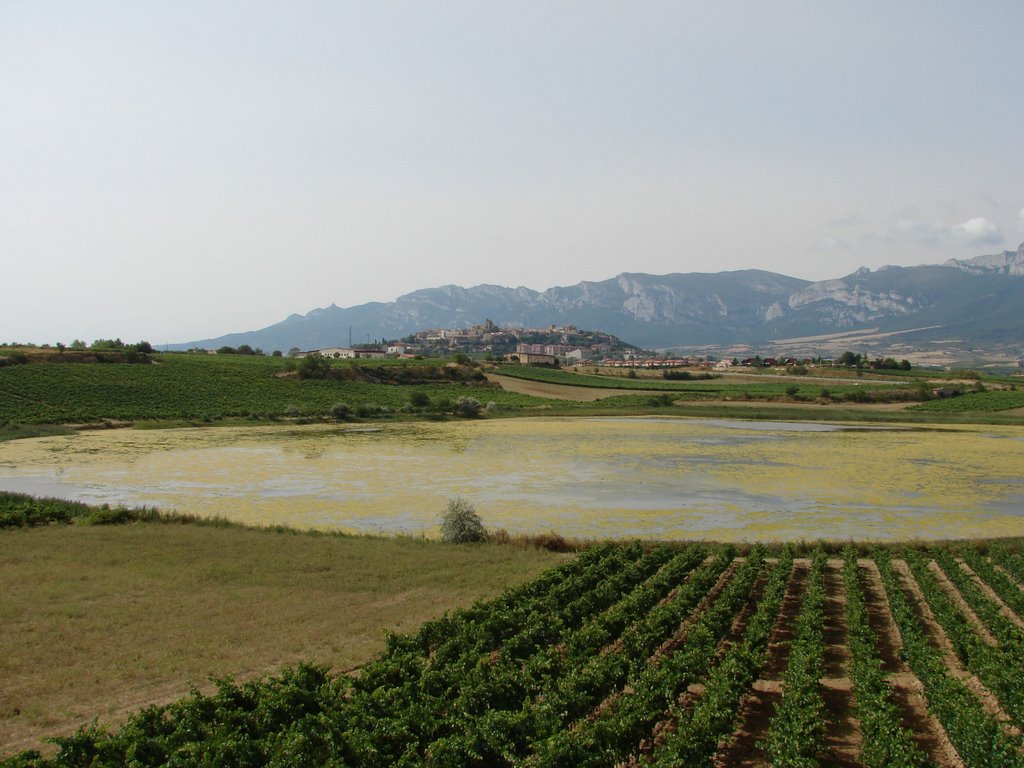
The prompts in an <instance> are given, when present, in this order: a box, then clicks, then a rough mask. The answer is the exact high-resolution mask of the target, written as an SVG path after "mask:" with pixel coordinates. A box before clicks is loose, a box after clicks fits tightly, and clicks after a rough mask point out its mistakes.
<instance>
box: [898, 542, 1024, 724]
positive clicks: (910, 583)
mask: <svg viewBox="0 0 1024 768" xmlns="http://www.w3.org/2000/svg"><path fill="white" fill-rule="evenodd" d="M892 565H893V570H895V571H896V573H897V574H898V575H899V577H900V581H901V583H902V586H903V589H904V591H905V592H906V593H907V594H908V595H909V596H910V599H911V602H912V604H913V605H914V606H915V608H916V609H917V612H918V617H919V618H920V619H921V623H922V625H923V626H924V630H925V632H926V634H927V635H928V639H929V641H930V642H931V643H932V644H933V645H934V646H935V647H936V648H938V649H939V650H940V651H942V655H943V657H944V659H945V661H946V666H947V667H948V668H949V671H950V672H951V673H952V674H953V675H955V676H956V677H958V678H960V680H961V681H962V682H963V684H964V685H965V686H967V688H968V689H969V690H970V691H971V692H972V693H973V694H974V695H975V696H977V697H978V699H979V700H980V701H981V703H982V706H984V708H985V711H986V712H988V713H989V714H991V715H993V716H995V717H996V718H998V719H999V720H1001V721H1002V722H1004V723H1006V724H1007V726H1008V727H1009V728H1012V726H1010V725H1009V723H1010V716H1009V715H1007V714H1006V712H1005V711H1004V710H1003V708H1002V706H1000V704H999V701H998V700H997V699H996V697H995V696H994V695H993V694H992V692H991V691H989V689H988V688H986V687H985V686H984V684H983V683H982V682H981V680H979V679H978V678H977V677H976V676H975V675H973V674H972V673H971V672H970V671H968V670H967V669H965V668H964V666H963V665H962V664H961V663H960V659H959V658H957V655H956V650H954V648H953V644H952V643H951V642H950V641H949V638H948V637H947V636H946V632H945V630H943V629H942V626H941V625H940V624H939V622H938V620H937V619H936V618H935V614H933V613H932V609H931V607H930V606H929V605H928V602H927V601H926V600H925V596H924V593H923V592H922V591H921V586H920V585H919V584H918V583H917V579H915V578H914V575H913V574H912V573H911V572H910V567H909V566H908V565H907V564H906V562H904V561H903V560H893V561H892ZM1014 730H1015V729H1014Z"/></svg>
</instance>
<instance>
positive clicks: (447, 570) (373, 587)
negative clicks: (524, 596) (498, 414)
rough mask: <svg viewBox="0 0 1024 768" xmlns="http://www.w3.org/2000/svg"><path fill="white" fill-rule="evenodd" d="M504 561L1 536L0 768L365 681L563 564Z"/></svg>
mask: <svg viewBox="0 0 1024 768" xmlns="http://www.w3.org/2000/svg"><path fill="white" fill-rule="evenodd" d="M564 557H565V556H564V555H557V554H554V553H550V552H546V551H538V550H524V549H517V548H513V547H510V546H497V545H488V546H486V547H479V546H461V547H460V546H455V545H445V544H440V543H437V542H428V541H423V540H418V539H401V538H398V539H394V538H371V537H343V536H334V535H315V534H306V533H303V534H294V533H279V532H272V531H260V530H253V529H245V528H240V527H220V528H218V527H209V526H202V527H200V526H193V525H170V524H160V523H134V524H129V525H119V526H79V525H73V526H47V527H40V528H23V529H15V530H0V584H3V585H4V588H3V590H2V593H0V626H2V628H3V629H2V631H0V680H2V681H3V682H2V684H0V755H10V754H12V753H14V752H17V751H20V750H23V749H28V748H31V747H37V746H38V744H39V739H40V738H42V737H44V736H49V735H54V734H59V733H64V732H69V731H71V730H74V729H75V728H77V727H78V726H79V725H80V724H82V723H85V722H88V721H91V720H92V719H93V718H99V720H100V722H103V723H113V722H118V721H120V720H121V719H123V717H124V716H125V714H126V713H127V711H128V710H132V709H138V708H140V707H142V706H146V705H149V704H153V703H158V702H167V701H170V700H173V699H176V698H179V697H181V696H184V695H185V694H187V693H188V690H189V685H190V681H191V682H192V683H195V684H197V685H199V687H200V688H202V689H203V690H210V689H211V688H212V686H211V685H210V683H209V682H208V677H209V676H210V675H215V676H217V677H220V676H223V675H229V674H230V675H234V676H235V677H236V678H237V679H239V680H246V679H249V678H252V677H254V676H258V675H263V674H266V673H268V672H271V671H274V670H277V669H278V668H279V667H280V666H281V665H282V664H286V663H295V662H297V661H301V660H309V661H315V662H318V663H321V664H326V665H328V666H329V667H331V668H332V669H334V670H339V671H340V670H348V669H351V668H353V667H357V666H360V665H362V664H364V663H365V662H366V661H368V660H369V659H370V658H372V657H374V656H375V655H377V654H378V653H380V651H381V650H382V649H383V647H384V632H385V630H388V631H397V632H409V631H412V630H414V629H415V628H416V627H418V626H419V625H420V623H421V622H423V621H424V620H426V619H429V618H432V617H436V616H437V615H439V614H441V613H442V612H444V611H446V610H451V609H453V608H456V607H458V606H466V605H469V604H470V603H472V602H473V601H475V600H478V599H481V598H488V597H492V596H494V595H495V594H497V593H498V592H500V591H501V590H503V589H504V588H506V587H507V586H509V585H512V584H516V583H518V582H521V581H524V580H528V579H530V578H533V577H534V576H536V575H537V574H538V573H540V571H542V570H543V569H545V568H547V567H549V566H551V565H554V564H556V563H558V562H560V561H561V560H562V559H564Z"/></svg>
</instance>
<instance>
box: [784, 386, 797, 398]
mask: <svg viewBox="0 0 1024 768" xmlns="http://www.w3.org/2000/svg"><path fill="white" fill-rule="evenodd" d="M799 391H800V387H798V386H797V385H796V384H790V385H789V386H788V387H786V394H787V395H789V396H790V397H793V396H794V395H796V393H797V392H799Z"/></svg>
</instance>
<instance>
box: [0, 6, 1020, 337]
mask: <svg viewBox="0 0 1024 768" xmlns="http://www.w3.org/2000/svg"><path fill="white" fill-rule="evenodd" d="M1022 30H1024V3H1022V2H1021V0H1005V1H999V0H991V1H986V0H978V1H977V2H966V0H964V1H963V2H949V1H946V0H926V1H921V2H917V1H916V0H895V1H893V0H887V1H886V2H871V1H870V0H868V1H864V0H861V1H860V2H852V0H851V1H849V2H839V0H834V1H832V0H807V1H806V2H805V1H802V0H800V1H797V0H792V1H790V2H786V1H785V0H783V1H781V2H771V3H766V2H754V1H753V0H752V1H751V2H742V3H740V2H728V1H724V0H715V2H706V1H704V2H689V1H687V0H675V1H674V2H644V1H643V0H623V1H622V2H600V1H599V0H580V1H579V2H569V1H565V2H559V1H558V0H543V2H532V1H530V0H507V1H506V2H500V3H499V2H487V1H486V0H466V2H445V1H443V0H437V1H436V2H421V1H420V2H389V1H388V0H367V2H343V1H342V0H336V1H334V2H300V1H293V2H275V3H266V2H253V1H252V0H244V1H242V0H240V1H239V2H217V1H216V0H202V1H201V2H190V1H188V0H168V1H167V2H156V1H148V2H134V1H132V2H127V1H126V2H90V1H89V0H69V1H68V2H48V1H47V0H0V258H2V260H3V269H2V272H0V275H2V278H0V341H13V340H18V341H32V342H36V343H44V342H49V343H53V342H56V341H70V340H72V339H73V338H76V337H77V338H82V339H85V340H86V341H91V340H93V339H95V338H100V337H102V338H107V337H115V336H119V337H122V338H124V339H125V340H131V341H136V340H139V339H143V338H145V339H148V340H150V341H152V342H153V343H154V344H160V343H163V342H165V341H170V342H178V341H189V340H192V339H198V338H205V337H210V336H217V335H221V334H223V333H228V332H233V331H244V330H252V329H255V328H260V327H263V326H266V325H270V324H272V323H275V322H277V321H279V320H282V319H284V318H285V317H286V316H287V315H288V314H290V313H292V312H302V313H305V312H307V311H309V310H310V309H312V308H314V307H319V306H326V305H328V304H330V303H332V302H334V303H337V304H338V305H340V306H349V305H353V304H360V303H363V302H366V301H390V300H393V299H394V298H396V297H397V296H399V295H400V294H402V293H406V292H408V291H410V290H414V289H416V288H425V287H431V286H436V285H442V284H445V283H457V284H459V285H466V286H469V285H476V284H478V283H497V284H502V285H512V286H516V285H526V286H528V287H530V288H535V289H539V290H542V289H544V288H548V287H551V286H553V285H568V284H574V283H576V282H579V281H580V280H603V279H606V278H609V277H612V276H614V275H616V274H618V273H620V272H651V273H657V274H660V273H667V272H717V271H720V270H728V269H746V268H760V269H768V270H773V271H777V272H783V273H786V274H789V275H793V276H797V277H803V278H808V279H822V278H827V277H837V276H840V275H844V274H848V273H850V272H852V271H853V270H855V269H857V268H858V267H860V266H865V265H866V266H869V267H878V266H881V265H883V264H901V265H911V264H920V263H928V262H940V261H945V260H946V259H948V258H950V257H954V256H955V257H969V256H976V255H979V254H983V253H993V252H998V251H1002V250H1004V249H1015V248H1016V247H1017V245H1018V244H1019V243H1020V242H1021V241H1022V240H1024V86H1022V78H1024V60H1022V57H1021V31H1022Z"/></svg>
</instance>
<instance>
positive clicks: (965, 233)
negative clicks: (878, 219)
mask: <svg viewBox="0 0 1024 768" xmlns="http://www.w3.org/2000/svg"><path fill="white" fill-rule="evenodd" d="M882 239H884V240H886V241H888V242H893V243H921V244H924V245H935V246H965V245H968V246H980V245H997V244H999V243H1001V242H1003V233H1002V231H1000V229H999V225H998V224H996V223H995V222H994V221H992V220H991V219H986V218H985V217H983V216H978V217H975V218H973V219H968V220H967V221H965V222H963V223H961V224H955V225H953V226H950V225H948V224H943V223H941V222H937V221H925V220H924V219H918V218H902V219H897V220H896V221H895V222H893V224H891V225H890V226H889V227H888V229H886V231H885V232H884V233H883V234H882Z"/></svg>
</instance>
